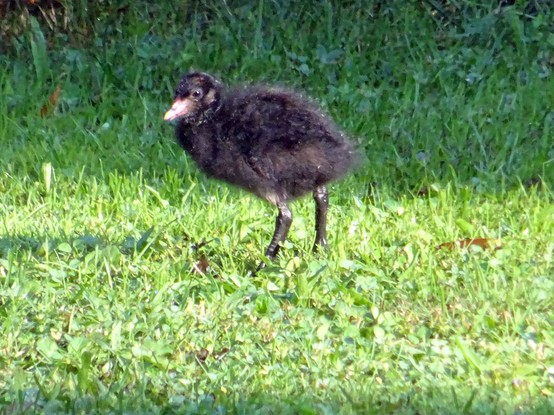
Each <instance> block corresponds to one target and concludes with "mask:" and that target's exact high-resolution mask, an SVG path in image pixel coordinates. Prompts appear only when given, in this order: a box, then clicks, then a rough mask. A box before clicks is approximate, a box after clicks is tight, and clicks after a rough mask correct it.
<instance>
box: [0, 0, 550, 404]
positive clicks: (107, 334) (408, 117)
mask: <svg viewBox="0 0 554 415" xmlns="http://www.w3.org/2000/svg"><path fill="white" fill-rule="evenodd" d="M200 3H203V2H189V3H187V2H182V3H179V2H173V3H170V2H167V3H166V2H158V3H152V4H151V3H148V2H142V1H139V2H134V3H133V2H131V3H129V4H127V6H126V7H123V8H121V9H117V11H114V10H111V12H110V10H103V11H102V10H100V11H98V10H96V11H95V12H96V13H97V15H95V16H92V17H91V18H90V19H89V20H87V19H86V18H85V17H84V14H79V7H81V6H78V5H77V6H75V10H73V11H71V10H69V9H68V10H66V11H65V12H64V11H59V10H58V13H66V14H65V16H66V17H67V18H68V19H69V20H70V24H73V25H74V26H73V27H72V28H66V27H62V26H63V24H62V23H63V22H62V20H61V19H59V20H57V21H55V22H53V21H52V20H51V19H50V20H48V19H46V18H45V15H40V14H39V16H38V19H37V20H32V19H30V18H29V17H28V16H27V17H26V19H27V20H26V21H27V22H28V23H29V26H28V27H27V28H26V29H25V31H24V32H22V33H21V34H19V35H18V36H17V37H13V38H11V39H10V42H9V43H5V45H4V46H2V49H0V50H1V51H2V54H1V55H0V414H6V415H8V414H9V415H11V414H19V413H22V414H34V413H79V414H81V413H83V414H84V413H87V414H88V413H102V414H103V413H126V414H129V413H137V414H138V413H140V414H142V413H166V414H169V413H201V414H226V413H240V414H254V413H260V414H269V413H273V414H284V413H290V414H350V413H359V414H389V413H395V414H448V413H450V414H461V413H466V414H550V413H553V412H554V203H553V202H554V194H553V190H552V186H553V183H554V180H553V179H554V74H553V70H554V35H553V33H554V16H553V15H552V13H548V12H545V11H543V12H540V11H539V12H538V13H536V14H532V15H531V14H529V13H528V11H527V14H526V12H525V10H524V6H523V5H520V6H518V7H505V8H502V9H495V8H493V7H485V6H482V5H480V3H479V2H473V1H472V2H466V3H467V4H466V6H464V9H463V10H462V9H457V8H456V7H455V5H456V4H458V3H460V2H442V3H441V2H431V1H429V2H421V3H418V2H413V3H410V4H408V3H403V2H390V3H386V4H388V5H381V6H380V7H377V4H378V3H379V2H370V1H367V2H364V1H353V2H342V3H339V2H336V3H337V4H333V3H330V2H319V3H317V4H315V3H314V5H308V4H307V3H306V4H304V5H300V4H294V3H293V2H269V1H264V0H259V1H257V2H240V1H229V2H223V3H221V5H217V6H207V5H201V4H200ZM75 4H77V3H75ZM99 4H101V3H99ZM440 4H444V5H445V6H440ZM446 4H450V6H449V7H446ZM433 5H434V6H433ZM99 7H100V6H99ZM105 7H106V9H109V8H110V7H111V8H112V9H115V6H114V5H113V4H112V3H111V2H106V3H105ZM70 12H71V13H74V14H71V13H70ZM81 12H82V11H81ZM47 16H49V15H47ZM71 19H74V20H71ZM190 68H194V69H201V70H205V71H208V72H210V73H213V74H215V75H217V76H218V77H221V78H222V79H223V80H224V81H225V82H227V83H230V84H236V83H240V82H261V83H271V84H283V85H289V86H291V87H294V88H296V89H298V90H299V91H303V92H305V93H306V94H308V95H310V96H312V97H313V98H314V99H315V100H316V101H318V102H319V103H321V105H322V106H323V107H324V108H325V109H326V110H327V111H328V112H329V114H331V115H332V117H333V118H334V119H335V120H336V121H337V123H338V124H339V125H340V126H341V127H342V128H343V129H344V131H346V132H347V133H348V134H349V135H350V136H351V137H352V138H353V141H354V142H355V143H356V145H357V147H358V148H359V149H360V152H361V153H362V154H363V155H364V159H363V160H362V163H361V164H360V166H358V168H357V169H356V170H354V171H353V172H352V174H351V175H349V176H348V177H347V178H345V179H344V180H342V181H340V182H337V183H334V184H333V185H332V186H330V189H329V190H330V205H331V209H330V212H329V223H328V229H329V230H328V232H329V235H328V239H329V244H330V247H329V250H328V252H323V253H320V254H313V253H311V245H312V243H313V238H314V232H313V228H314V217H313V216H314V214H313V211H314V206H313V201H312V200H311V198H306V199H301V200H299V201H297V202H295V203H294V204H293V205H292V209H293V213H294V221H293V224H292V228H291V232H290V234H289V238H288V240H287V242H286V243H285V244H284V246H283V249H282V250H281V253H280V254H279V257H278V259H277V260H276V261H275V262H274V263H273V264H272V265H271V266H269V267H267V268H266V269H264V270H263V271H262V272H259V273H257V274H256V275H252V273H251V271H252V270H253V269H255V267H256V265H257V263H258V262H259V261H260V259H261V258H262V253H263V250H264V249H265V247H266V246H267V244H268V242H269V239H270V237H271V234H272V231H273V227H274V220H275V219H274V218H275V215H276V209H275V208H274V207H272V206H270V205H269V204H267V203H265V202H263V201H260V200H258V199H256V198H255V197H254V196H252V195H250V194H247V193H245V192H242V191H240V190H237V189H236V188H233V187H230V186H228V185H226V184H223V183H220V182H217V181H213V180H209V179H207V178H206V177H205V176H204V175H203V174H202V173H201V172H200V171H199V170H198V169H197V168H196V167H195V165H194V163H193V162H192V161H191V160H190V159H189V158H188V157H187V156H186V154H185V153H184V152H183V151H182V150H181V149H180V148H179V147H178V146H177V144H176V143H175V140H174V131H173V128H172V126H171V125H169V124H166V123H164V122H163V114H164V112H165V110H167V109H168V107H169V105H170V104H171V101H172V98H173V93H174V92H173V91H174V88H175V86H176V84H177V82H178V80H179V77H180V75H181V74H183V73H186V72H187V71H188V70H189V69H190ZM56 91H57V92H56ZM58 94H59V96H58Z"/></svg>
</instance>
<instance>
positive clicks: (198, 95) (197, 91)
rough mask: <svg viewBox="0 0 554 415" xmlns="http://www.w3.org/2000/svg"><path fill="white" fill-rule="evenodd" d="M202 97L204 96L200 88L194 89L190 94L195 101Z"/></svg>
mask: <svg viewBox="0 0 554 415" xmlns="http://www.w3.org/2000/svg"><path fill="white" fill-rule="evenodd" d="M202 95H204V92H203V91H202V90H201V89H200V88H195V89H193V90H192V91H191V93H190V96H191V97H193V98H196V99H198V98H202Z"/></svg>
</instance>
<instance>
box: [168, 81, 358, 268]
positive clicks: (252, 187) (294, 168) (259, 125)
mask: <svg viewBox="0 0 554 415" xmlns="http://www.w3.org/2000/svg"><path fill="white" fill-rule="evenodd" d="M164 120H165V121H169V122H171V123H172V124H173V125H174V126H175V136H176V140H177V142H178V144H179V145H180V146H181V147H182V148H183V149H184V150H185V152H186V153H188V155H189V156H190V157H191V158H192V159H193V160H194V162H195V163H196V165H197V166H198V167H199V169H200V170H202V171H203V172H204V173H205V174H207V175H208V177H211V178H214V179H218V180H220V181H224V182H227V183H230V184H232V185H235V186H238V187H240V188H243V189H245V190H246V191H248V192H250V193H253V194H254V195H256V196H258V197H259V198H261V199H265V200H266V201H268V202H269V203H271V204H272V205H274V206H276V207H277V209H278V214H277V219H276V223H275V230H274V233H273V237H272V238H271V241H270V243H269V245H268V247H267V249H266V250H265V256H266V258H268V259H269V260H273V259H275V257H276V256H277V254H278V252H279V249H280V245H281V243H282V242H284V241H285V239H286V238H287V234H288V232H289V229H290V226H291V223H292V218H293V216H292V212H291V209H290V207H289V203H290V202H291V201H293V200H295V199H297V198H299V197H301V196H304V195H306V194H309V193H310V192H311V193H312V195H313V199H314V201H315V242H314V244H313V248H312V249H313V251H314V252H315V251H318V250H319V249H320V248H327V245H328V243H327V235H326V222H327V210H328V204H329V196H328V191H327V187H326V185H327V184H328V183H329V182H332V181H335V180H337V179H339V178H342V177H343V176H344V175H345V174H346V173H347V172H348V171H349V170H351V168H353V167H354V166H355V165H356V164H357V162H358V160H359V157H358V153H357V150H356V148H355V146H354V144H353V142H352V141H351V139H350V138H349V137H347V135H346V134H345V133H344V132H342V131H341V130H340V129H339V128H338V127H337V125H336V124H335V123H334V121H333V120H332V119H331V118H330V117H329V116H328V115H327V114H326V113H325V112H324V111H323V110H322V109H321V107H320V106H318V105H317V104H316V103H315V102H314V101H313V100H312V99H311V98H308V97H306V96H304V94H300V93H298V92H296V91H295V90H293V89H287V88H284V87H276V86H267V85H258V84H248V83H245V84H242V85H238V86H235V87H228V86H226V85H224V84H223V83H222V82H221V81H220V80H219V79H217V78H216V77H214V76H212V75H210V74H208V73H205V72H198V71H192V72H189V73H187V74H186V75H184V76H183V77H182V78H181V80H180V82H179V84H178V86H177V88H176V90H175V96H174V100H173V103H172V105H171V107H170V109H169V110H168V111H167V112H166V113H165V115H164ZM265 265H266V264H265V261H262V262H261V263H260V264H259V266H258V268H257V271H259V270H261V269H262V268H263V267H264V266H265Z"/></svg>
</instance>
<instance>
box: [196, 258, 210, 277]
mask: <svg viewBox="0 0 554 415" xmlns="http://www.w3.org/2000/svg"><path fill="white" fill-rule="evenodd" d="M208 268H210V263H209V262H208V258H206V255H202V256H201V257H200V260H199V261H198V262H197V263H196V264H194V272H197V273H198V274H202V275H206V272H207V271H208Z"/></svg>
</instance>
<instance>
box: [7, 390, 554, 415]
mask: <svg viewBox="0 0 554 415" xmlns="http://www.w3.org/2000/svg"><path fill="white" fill-rule="evenodd" d="M366 390H367V388H366ZM62 395H63V393H60V391H59V390H58V391H53V393H51V394H50V396H49V397H46V396H45V395H43V393H42V392H41V391H40V389H39V388H35V387H33V388H29V389H27V390H25V391H23V392H21V393H19V394H18V397H17V398H15V397H12V398H11V399H10V397H8V396H5V398H4V399H2V400H3V403H1V404H0V405H1V407H0V414H5V415H8V414H9V415H11V414H35V413H45V412H46V413H66V411H69V412H70V413H87V414H97V413H99V414H104V413H112V414H113V413H116V414H131V413H136V414H153V413H163V414H354V413H355V414H404V413H405V414H498V413H514V414H527V415H550V414H552V410H553V409H554V405H553V402H552V401H551V400H550V401H549V400H547V399H544V398H540V399H529V400H528V401H527V402H525V403H521V404H518V405H515V404H513V403H509V402H499V400H498V398H497V397H495V396H494V393H491V394H490V395H488V396H483V397H478V395H479V392H478V391H477V390H474V391H473V392H470V393H468V396H466V397H461V396H457V395H456V393H455V392H454V391H451V392H445V391H444V390H442V389H440V388H437V389H430V390H424V391H417V392H415V391H412V392H406V393H401V394H391V395H389V397H388V399H387V398H383V397H381V398H379V397H376V395H381V396H382V395H383V391H380V392H379V391H377V390H376V391H374V392H365V393H363V394H357V395H355V396H354V395H351V394H349V393H348V392H346V390H345V389H342V390H341V392H339V393H336V394H331V397H330V398H319V397H313V396H308V395H303V394H301V393H299V394H296V395H295V396H290V395H289V396H283V395H280V394H279V393H256V394H246V395H244V394H241V393H238V392H235V393H227V394H223V393H221V394H219V395H217V394H213V393H206V394H204V395H203V396H201V397H199V398H197V399H193V398H190V397H187V396H185V395H175V396H163V394H160V395H158V396H156V394H155V393H152V392H149V391H148V390H141V391H140V392H133V391H130V390H128V389H125V390H121V391H118V392H114V393H108V394H101V395H100V396H90V395H87V394H82V395H81V396H80V397H79V398H76V399H67V398H66V397H63V396H62ZM333 395H335V396H334V397H333ZM0 396H1V395H0ZM464 398H465V399H464Z"/></svg>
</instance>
